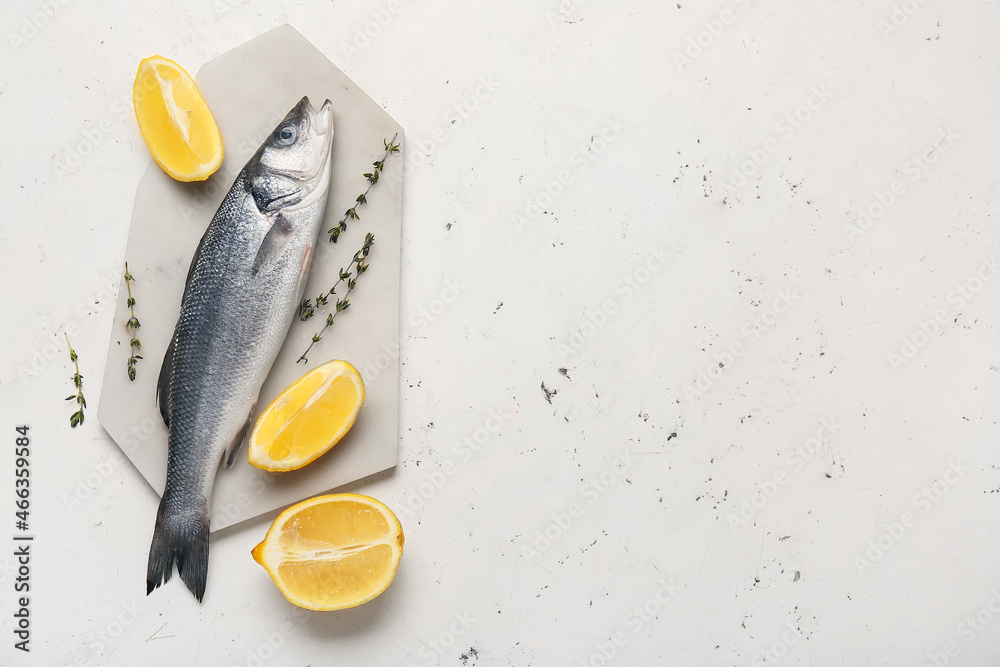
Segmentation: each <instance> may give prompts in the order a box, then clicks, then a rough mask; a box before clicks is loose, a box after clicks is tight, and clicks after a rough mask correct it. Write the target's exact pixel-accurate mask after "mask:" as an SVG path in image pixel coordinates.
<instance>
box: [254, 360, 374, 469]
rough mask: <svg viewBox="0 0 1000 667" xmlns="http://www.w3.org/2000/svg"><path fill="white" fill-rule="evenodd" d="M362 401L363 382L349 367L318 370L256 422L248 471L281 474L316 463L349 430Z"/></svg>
mask: <svg viewBox="0 0 1000 667" xmlns="http://www.w3.org/2000/svg"><path fill="white" fill-rule="evenodd" d="M364 401H365V385H364V382H362V380H361V375H360V374H359V373H358V370H357V369H356V368H355V367H354V366H352V365H351V364H350V363H349V362H346V361H341V360H339V359H337V360H334V361H329V362H327V363H325V364H323V365H321V366H317V367H316V368H314V369H312V370H311V371H309V372H308V373H306V374H305V375H303V376H302V377H300V378H299V379H298V380H296V381H295V382H293V383H292V384H291V385H290V386H289V387H288V388H287V389H285V390H284V391H283V392H281V393H280V394H278V396H277V397H276V398H275V399H274V400H273V401H271V404H270V405H268V406H267V408H265V409H264V411H263V412H262V413H261V415H260V417H258V418H257V423H256V424H255V425H254V429H253V432H252V433H251V434H250V444H249V446H248V450H249V456H250V465H252V466H255V467H257V468H261V469H263V470H269V471H271V472H285V471H288V470H296V469H298V468H301V467H302V466H304V465H306V464H307V463H311V462H312V461H315V460H316V459H318V458H319V457H320V456H322V455H323V454H325V453H326V452H328V451H329V450H330V448H332V447H333V446H334V445H336V444H337V443H338V442H339V441H340V439H341V438H343V437H344V435H345V434H346V433H347V431H348V430H350V428H351V426H353V425H354V421H355V420H356V419H357V417H358V412H359V411H360V410H361V405H362V403H364Z"/></svg>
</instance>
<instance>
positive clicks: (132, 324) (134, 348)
mask: <svg viewBox="0 0 1000 667" xmlns="http://www.w3.org/2000/svg"><path fill="white" fill-rule="evenodd" d="M134 281H135V278H133V277H132V274H131V273H129V272H128V262H125V287H127V288H128V301H127V302H126V303H128V309H129V313H131V315H132V316H131V317H130V318H129V320H128V322H126V323H125V330H126V331H128V333H129V335H130V336H131V337H132V340H130V341H129V343H128V346H129V349H130V350H131V352H132V353H131V355H130V356H129V358H128V379H129V380H131V381H133V382H135V364H136V362H137V361H138V360H139V359H142V357H141V356H139V355H138V354H136V352H138V351H140V350H141V349H142V343H140V342H139V339H138V338H137V337H136V335H135V332H136V331H138V330H139V320H138V318H136V316H135V297H134V296H132V283H133V282H134Z"/></svg>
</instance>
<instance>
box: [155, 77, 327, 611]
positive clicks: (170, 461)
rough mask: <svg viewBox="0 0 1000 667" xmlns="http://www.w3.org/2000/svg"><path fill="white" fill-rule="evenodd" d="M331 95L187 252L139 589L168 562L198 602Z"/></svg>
mask: <svg viewBox="0 0 1000 667" xmlns="http://www.w3.org/2000/svg"><path fill="white" fill-rule="evenodd" d="M332 138H333V118H332V109H331V108H330V101H329V100H327V101H326V103H325V104H324V105H323V106H322V108H321V109H320V110H319V111H318V112H317V111H315V110H314V109H313V107H312V105H311V104H310V102H309V100H308V98H305V97H304V98H302V100H301V101H300V102H299V103H298V104H297V105H296V106H295V107H294V108H293V109H292V110H291V111H289V112H288V114H287V115H286V116H285V118H284V119H283V120H282V121H281V123H279V124H278V126H277V128H275V130H274V132H273V133H272V134H271V135H270V136H269V137H268V139H266V140H265V141H264V143H263V144H262V145H261V147H260V148H259V149H258V150H257V152H256V153H255V154H254V155H253V157H251V158H250V160H249V161H248V162H247V164H246V166H245V167H244V168H243V170H242V171H241V172H240V174H239V175H238V176H237V177H236V180H235V182H234V183H233V186H232V188H230V190H229V192H228V193H227V194H226V197H225V199H224V200H223V202H222V204H221V205H220V207H219V210H218V211H217V212H216V213H215V215H214V216H213V218H212V221H211V222H210V223H209V226H208V229H206V231H205V234H204V236H203V238H202V240H201V242H200V243H199V245H198V249H197V250H196V251H195V255H194V258H193V259H192V260H191V268H190V270H189V272H188V279H187V284H186V285H185V288H184V296H183V297H182V299H181V310H180V316H179V317H178V320H177V325H176V327H175V329H174V334H173V336H172V338H171V342H170V345H169V347H168V349H167V353H166V355H165V357H164V360H163V365H162V367H161V369H160V378H159V381H158V383H157V400H158V403H159V406H160V413H161V414H162V416H163V420H164V422H165V423H166V424H167V427H168V429H169V438H168V450H167V479H166V484H165V486H164V491H163V496H162V498H161V499H160V505H159V508H158V510H157V514H156V524H155V527H154V531H153V539H152V543H151V545H150V551H149V563H148V566H147V571H146V585H147V594H148V593H150V592H152V591H153V589H155V588H157V587H158V586H160V585H161V584H163V583H165V582H166V581H168V580H169V579H170V578H171V576H172V574H173V569H174V565H175V564H176V566H177V572H178V574H179V575H180V577H181V579H182V580H183V581H184V583H185V584H186V585H187V587H188V589H189V590H190V591H191V592H192V593H193V594H194V595H195V597H196V598H198V600H199V601H200V600H201V599H202V598H203V597H204V594H205V587H206V584H207V579H208V546H209V527H210V526H209V515H210V510H211V499H212V490H213V487H214V484H215V477H216V474H217V472H218V469H219V465H220V462H221V461H222V460H223V457H224V455H225V454H226V452H227V449H228V450H229V453H228V456H227V457H226V459H227V464H228V465H231V464H232V462H233V461H234V460H235V459H234V457H235V454H236V453H237V452H238V450H239V447H240V445H241V444H242V440H243V438H244V436H245V435H246V427H247V425H248V420H249V418H250V416H251V414H252V413H253V408H254V405H255V404H256V401H257V396H258V394H259V393H260V388H261V385H263V383H264V380H265V378H266V377H267V374H268V372H269V370H270V368H271V365H272V364H273V363H274V359H275V357H276V356H277V354H278V351H279V350H280V348H281V345H282V343H283V341H284V339H285V336H286V334H287V333H288V328H289V326H290V325H291V322H292V320H293V318H294V316H295V312H296V309H297V308H298V304H299V302H300V300H301V298H302V289H303V287H304V282H305V275H306V272H307V269H308V267H307V262H308V257H309V255H310V253H311V250H312V248H313V246H315V244H316V239H317V236H318V234H319V229H320V227H321V224H322V221H323V212H324V209H325V208H326V199H327V194H328V191H329V182H330V168H331V166H330V160H331V152H332V149H331V144H332Z"/></svg>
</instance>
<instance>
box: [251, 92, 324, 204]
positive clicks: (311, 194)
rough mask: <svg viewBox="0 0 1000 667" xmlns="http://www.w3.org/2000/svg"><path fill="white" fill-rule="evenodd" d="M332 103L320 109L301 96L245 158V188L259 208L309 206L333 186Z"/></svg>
mask: <svg viewBox="0 0 1000 667" xmlns="http://www.w3.org/2000/svg"><path fill="white" fill-rule="evenodd" d="M332 146H333V107H332V103H331V102H330V100H327V101H326V102H324V103H323V106H322V107H320V109H319V110H318V111H317V110H316V109H315V108H313V105H312V103H311V102H310V101H309V98H308V97H303V98H302V99H301V100H299V103H298V104H296V105H295V107H293V108H292V110H291V111H289V112H288V114H286V115H285V117H284V118H283V119H282V121H281V122H280V123H278V126H277V127H276V128H274V131H273V132H272V133H271V134H270V136H269V137H268V138H267V139H265V140H264V143H263V144H262V145H261V147H260V148H259V149H258V150H257V153H256V154H255V155H254V156H253V158H251V160H250V162H249V163H248V164H247V173H246V175H245V180H246V185H247V189H248V190H249V191H250V193H251V194H252V195H253V198H254V201H255V202H256V203H257V208H258V209H259V210H260V211H261V212H265V213H270V212H277V211H288V210H294V209H297V208H305V207H307V206H309V205H311V204H313V203H315V202H317V201H320V200H321V199H322V198H323V197H325V196H326V193H327V190H328V189H329V187H330V153H331V150H332Z"/></svg>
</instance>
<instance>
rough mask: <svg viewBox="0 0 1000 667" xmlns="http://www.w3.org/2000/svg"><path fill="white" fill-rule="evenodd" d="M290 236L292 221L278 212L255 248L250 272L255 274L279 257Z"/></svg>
mask: <svg viewBox="0 0 1000 667" xmlns="http://www.w3.org/2000/svg"><path fill="white" fill-rule="evenodd" d="M291 238H292V223H291V222H289V221H288V218H286V217H285V216H283V215H282V214H280V213H279V214H278V216H277V218H275V220H274V224H273V225H271V229H269V230H267V234H266V235H265V236H264V240H263V241H261V244H260V248H259V249H258V250H257V256H256V257H255V258H254V260H253V268H252V269H251V270H250V274H251V275H253V276H256V275H257V274H258V273H260V272H261V270H263V269H265V268H267V267H268V266H269V265H270V264H272V263H274V262H275V261H276V260H277V259H278V258H279V257H281V253H282V251H284V249H285V246H286V245H288V242H289V241H290V240H291Z"/></svg>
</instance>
